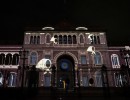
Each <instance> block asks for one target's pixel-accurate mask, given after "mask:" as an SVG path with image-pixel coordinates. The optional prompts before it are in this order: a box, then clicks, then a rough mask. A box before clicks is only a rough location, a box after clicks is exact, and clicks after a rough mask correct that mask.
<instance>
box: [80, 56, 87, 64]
mask: <svg viewBox="0 0 130 100" xmlns="http://www.w3.org/2000/svg"><path fill="white" fill-rule="evenodd" d="M81 64H87V59H86V56H85V55H83V56H81Z"/></svg>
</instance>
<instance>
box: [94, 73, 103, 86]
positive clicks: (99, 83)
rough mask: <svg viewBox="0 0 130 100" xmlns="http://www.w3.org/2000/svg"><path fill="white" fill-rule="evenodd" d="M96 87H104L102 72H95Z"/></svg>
mask: <svg viewBox="0 0 130 100" xmlns="http://www.w3.org/2000/svg"><path fill="white" fill-rule="evenodd" d="M95 86H96V87H102V76H101V71H96V72H95Z"/></svg>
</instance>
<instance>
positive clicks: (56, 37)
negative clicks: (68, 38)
mask: <svg viewBox="0 0 130 100" xmlns="http://www.w3.org/2000/svg"><path fill="white" fill-rule="evenodd" d="M54 38H55V42H56V43H58V36H57V35H55V36H54Z"/></svg>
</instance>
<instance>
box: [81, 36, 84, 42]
mask: <svg viewBox="0 0 130 100" xmlns="http://www.w3.org/2000/svg"><path fill="white" fill-rule="evenodd" d="M80 43H84V39H83V35H80Z"/></svg>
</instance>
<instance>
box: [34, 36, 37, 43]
mask: <svg viewBox="0 0 130 100" xmlns="http://www.w3.org/2000/svg"><path fill="white" fill-rule="evenodd" d="M34 44H37V38H36V36H34Z"/></svg>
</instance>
